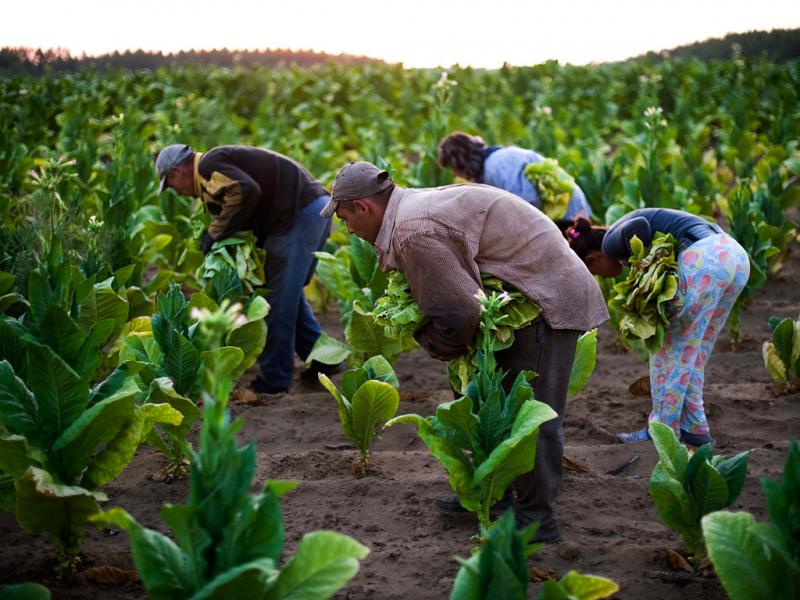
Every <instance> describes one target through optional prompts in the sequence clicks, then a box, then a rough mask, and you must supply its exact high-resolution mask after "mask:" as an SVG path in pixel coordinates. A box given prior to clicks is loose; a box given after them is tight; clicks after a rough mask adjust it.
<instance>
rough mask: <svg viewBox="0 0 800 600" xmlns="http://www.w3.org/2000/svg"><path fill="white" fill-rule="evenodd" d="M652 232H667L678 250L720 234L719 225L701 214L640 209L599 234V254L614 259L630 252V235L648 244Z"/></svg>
mask: <svg viewBox="0 0 800 600" xmlns="http://www.w3.org/2000/svg"><path fill="white" fill-rule="evenodd" d="M656 231H661V232H662V233H671V234H672V235H673V236H674V237H675V240H676V241H677V246H678V247H677V251H678V252H682V251H683V250H686V249H687V248H688V247H689V246H691V245H692V244H694V243H695V242H696V241H697V240H702V239H703V238H705V237H708V236H710V235H716V234H718V233H723V231H722V229H720V227H719V225H717V224H716V223H709V222H708V221H706V220H705V219H704V218H702V217H698V216H697V215H693V214H692V213H688V212H685V211H682V210H673V209H671V208H640V209H639V210H634V211H632V212H629V213H628V214H626V215H624V216H623V217H621V218H620V219H619V220H618V221H617V222H616V223H614V224H613V225H612V226H611V227H609V229H608V231H607V232H606V235H605V237H603V254H605V255H606V256H609V257H611V258H613V259H616V260H626V259H627V258H629V257H630V255H631V245H630V241H631V238H632V237H633V236H634V235H635V236H636V237H638V238H639V239H640V240H642V242H643V243H644V245H645V246H649V245H650V242H651V241H652V240H653V235H654V234H655V232H656Z"/></svg>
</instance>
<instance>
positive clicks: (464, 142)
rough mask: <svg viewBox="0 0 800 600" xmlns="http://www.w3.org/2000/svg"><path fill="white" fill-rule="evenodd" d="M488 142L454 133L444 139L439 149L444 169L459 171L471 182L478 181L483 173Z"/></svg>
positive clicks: (473, 136)
mask: <svg viewBox="0 0 800 600" xmlns="http://www.w3.org/2000/svg"><path fill="white" fill-rule="evenodd" d="M484 148H486V142H484V141H483V139H482V138H481V137H480V136H477V135H469V134H468V133H464V132H463V131H454V132H453V133H451V134H450V135H448V136H447V137H446V138H444V139H443V140H442V141H441V143H440V144H439V147H438V149H437V157H436V158H437V160H438V162H439V165H440V166H442V167H448V168H450V169H453V170H454V171H458V173H459V174H461V175H463V176H464V177H466V178H467V179H469V180H470V181H478V180H479V179H480V178H481V173H482V172H483V153H482V152H483V149H484Z"/></svg>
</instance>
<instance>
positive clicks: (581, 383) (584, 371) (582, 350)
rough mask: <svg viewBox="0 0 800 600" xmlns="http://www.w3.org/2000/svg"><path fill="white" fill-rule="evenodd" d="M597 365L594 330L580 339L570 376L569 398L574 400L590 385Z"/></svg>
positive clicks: (595, 334) (595, 332)
mask: <svg viewBox="0 0 800 600" xmlns="http://www.w3.org/2000/svg"><path fill="white" fill-rule="evenodd" d="M596 363H597V329H592V330H591V331H587V332H586V333H584V334H582V335H581V336H580V337H579V338H578V345H577V347H576V348H575V359H574V360H573V361H572V370H571V371H570V374H569V388H568V389H567V398H572V397H573V396H574V395H575V394H577V393H578V392H580V391H581V390H582V389H583V388H585V387H586V384H587V383H589V378H590V377H591V376H592V372H593V371H594V367H595V364H596Z"/></svg>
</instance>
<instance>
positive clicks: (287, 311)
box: [156, 144, 336, 394]
mask: <svg viewBox="0 0 800 600" xmlns="http://www.w3.org/2000/svg"><path fill="white" fill-rule="evenodd" d="M156 170H157V172H158V177H159V178H160V180H161V183H160V186H159V193H161V191H162V190H163V189H164V188H165V187H171V188H172V189H174V190H175V191H176V192H177V193H179V194H182V195H184V196H193V197H195V198H199V199H200V200H202V202H203V204H204V205H205V207H206V209H207V210H208V211H209V212H211V213H212V214H213V215H214V220H213V221H212V223H211V224H210V225H209V227H208V230H207V231H206V232H205V233H204V234H203V239H202V241H201V243H200V249H201V250H202V251H203V253H204V254H205V253H208V251H209V250H210V249H211V246H212V244H213V243H214V242H215V241H217V240H222V239H224V238H226V237H228V236H230V235H232V234H234V233H236V232H237V231H252V232H253V233H254V234H255V236H256V238H257V240H258V244H259V246H261V247H263V248H264V249H265V250H266V252H267V258H266V263H265V265H264V272H265V274H266V279H267V280H266V287H267V289H268V290H269V291H268V294H267V296H266V299H267V301H268V302H269V304H270V307H271V308H270V312H269V315H268V316H267V319H266V320H267V327H268V331H269V333H268V335H267V343H266V346H265V348H264V351H263V352H262V354H261V356H260V357H259V359H258V362H259V366H260V369H261V375H260V377H258V378H256V379H255V381H254V382H253V384H252V385H251V387H252V389H253V390H254V391H255V392H258V393H265V394H276V393H282V392H286V391H287V390H288V388H289V385H290V384H291V382H292V374H293V371H294V354H295V352H296V353H297V354H298V355H299V356H300V358H301V359H303V360H305V358H306V357H307V356H308V354H309V352H311V348H312V347H313V346H314V343H315V342H316V341H317V338H319V336H320V334H321V332H322V331H321V329H320V326H319V324H318V323H317V320H316V319H315V318H314V313H313V312H312V311H311V307H310V306H309V305H308V302H307V301H306V298H305V295H304V292H303V287H304V286H305V285H306V284H308V282H309V281H310V280H311V276H312V275H313V273H314V268H315V267H316V259H315V258H314V254H313V253H314V252H315V251H318V250H321V249H322V247H323V244H324V243H325V240H326V239H327V238H328V235H329V234H330V230H331V220H330V219H325V218H323V217H321V216H320V214H319V212H320V210H321V209H322V207H324V206H325V204H326V203H327V202H328V199H329V196H328V194H327V193H326V191H325V188H323V187H322V184H321V183H320V182H319V181H317V180H316V179H314V177H312V175H311V174H310V173H309V172H308V171H307V170H306V169H305V168H304V167H303V166H302V165H301V164H299V163H298V162H296V161H294V160H292V159H291V158H289V157H286V156H283V155H282V154H279V153H277V152H273V151H270V150H264V149H262V148H253V147H250V146H219V147H217V148H212V149H211V150H209V151H208V152H205V153H201V152H195V151H194V150H193V149H192V148H190V147H189V146H187V145H185V144H172V145H170V146H167V147H166V148H164V149H163V150H162V151H161V152H160V153H159V155H158V158H157V159H156ZM335 369H336V367H329V366H325V365H322V364H320V363H312V364H311V366H310V367H309V368H308V369H307V370H306V371H304V372H303V374H302V377H303V379H304V380H307V381H316V380H317V372H319V371H323V372H330V371H331V370H335Z"/></svg>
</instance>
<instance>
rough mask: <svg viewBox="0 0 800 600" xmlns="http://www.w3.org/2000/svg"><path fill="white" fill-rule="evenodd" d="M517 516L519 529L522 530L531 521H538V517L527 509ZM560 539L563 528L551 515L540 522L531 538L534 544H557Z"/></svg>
mask: <svg viewBox="0 0 800 600" xmlns="http://www.w3.org/2000/svg"><path fill="white" fill-rule="evenodd" d="M515 516H516V524H517V531H521V530H523V529H525V528H526V527H528V526H529V525H530V524H531V523H535V522H536V518H535V517H533V516H532V515H531V514H529V513H527V512H526V511H520V512H517V513H516V515H515ZM559 541H561V529H560V528H559V526H558V521H557V520H556V519H555V518H553V517H549V518H547V519H545V520H544V523H540V524H539V526H538V527H537V529H536V533H535V534H534V535H533V539H532V540H531V542H532V543H534V544H539V543H544V544H555V543H557V542H559Z"/></svg>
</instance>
